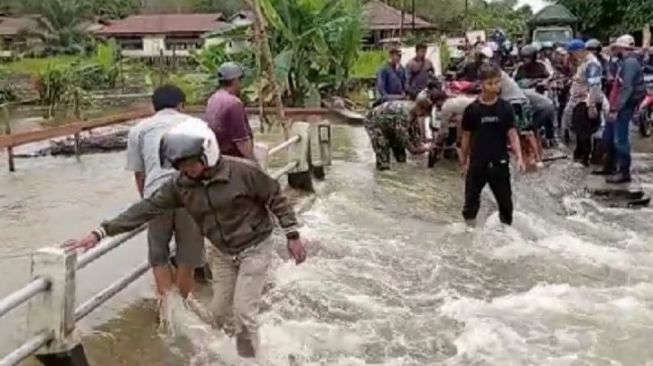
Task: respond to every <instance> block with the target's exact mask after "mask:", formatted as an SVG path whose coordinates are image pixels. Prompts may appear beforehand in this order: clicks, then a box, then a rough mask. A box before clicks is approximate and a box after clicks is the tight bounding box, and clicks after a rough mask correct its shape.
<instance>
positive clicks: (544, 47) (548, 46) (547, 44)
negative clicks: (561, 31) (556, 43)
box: [540, 42, 553, 51]
mask: <svg viewBox="0 0 653 366" xmlns="http://www.w3.org/2000/svg"><path fill="white" fill-rule="evenodd" d="M540 50H541V51H545V50H553V42H542V47H541V49H540Z"/></svg>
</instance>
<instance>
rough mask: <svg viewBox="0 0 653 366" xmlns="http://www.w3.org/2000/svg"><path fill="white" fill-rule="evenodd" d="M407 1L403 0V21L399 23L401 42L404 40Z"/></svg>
mask: <svg viewBox="0 0 653 366" xmlns="http://www.w3.org/2000/svg"><path fill="white" fill-rule="evenodd" d="M404 9H406V2H405V0H401V22H400V23H399V41H400V42H401V43H403V42H404V14H405V13H406V11H405V10H404Z"/></svg>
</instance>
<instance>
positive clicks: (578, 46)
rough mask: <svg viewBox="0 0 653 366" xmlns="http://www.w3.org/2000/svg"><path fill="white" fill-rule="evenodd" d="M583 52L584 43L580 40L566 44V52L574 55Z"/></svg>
mask: <svg viewBox="0 0 653 366" xmlns="http://www.w3.org/2000/svg"><path fill="white" fill-rule="evenodd" d="M584 50H585V42H583V41H582V40H580V39H573V40H571V42H569V43H567V52H569V53H575V52H579V51H584Z"/></svg>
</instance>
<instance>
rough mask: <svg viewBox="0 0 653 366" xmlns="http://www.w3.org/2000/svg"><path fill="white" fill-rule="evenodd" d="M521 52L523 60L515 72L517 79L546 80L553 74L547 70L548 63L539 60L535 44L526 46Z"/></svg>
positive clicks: (514, 75)
mask: <svg viewBox="0 0 653 366" xmlns="http://www.w3.org/2000/svg"><path fill="white" fill-rule="evenodd" d="M519 53H520V57H521V60H522V62H521V63H520V64H519V65H517V68H516V69H515V72H514V74H513V77H514V79H515V81H517V82H519V81H521V80H545V79H548V78H549V77H551V76H552V75H551V73H549V71H548V70H547V67H546V65H544V63H543V62H541V61H540V60H538V58H537V49H536V47H535V46H533V45H528V46H524V47H523V48H522V49H521V51H520V52H519Z"/></svg>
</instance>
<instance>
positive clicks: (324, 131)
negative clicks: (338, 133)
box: [312, 122, 331, 180]
mask: <svg viewBox="0 0 653 366" xmlns="http://www.w3.org/2000/svg"><path fill="white" fill-rule="evenodd" d="M314 130H315V139H314V140H315V141H316V143H317V148H318V151H319V154H320V160H319V161H317V162H315V164H313V167H312V170H313V176H314V177H315V178H316V179H319V180H324V178H325V177H326V167H327V166H329V165H331V125H330V124H329V123H328V122H321V123H320V124H318V125H317V128H316V129H314Z"/></svg>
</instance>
